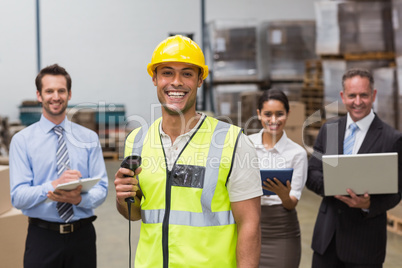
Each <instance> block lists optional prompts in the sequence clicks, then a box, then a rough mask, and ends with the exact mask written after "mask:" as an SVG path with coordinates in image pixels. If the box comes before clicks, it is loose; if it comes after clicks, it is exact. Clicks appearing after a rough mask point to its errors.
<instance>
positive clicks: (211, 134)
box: [125, 117, 241, 268]
mask: <svg viewBox="0 0 402 268" xmlns="http://www.w3.org/2000/svg"><path fill="white" fill-rule="evenodd" d="M160 122H161V119H158V120H156V121H155V122H154V123H153V124H152V125H151V127H150V128H149V129H146V127H142V128H138V129H135V130H133V131H132V132H131V133H130V134H129V135H128V137H127V139H126V144H125V156H129V155H132V154H136V155H141V157H142V164H141V167H142V172H141V174H140V175H139V176H138V179H139V184H140V187H141V191H142V194H143V196H142V200H141V216H142V223H141V231H140V240H139V243H138V246H137V251H136V257H135V267H136V268H141V267H147V268H155V267H164V268H167V267H171V268H175V267H180V268H183V267H186V268H187V267H202V268H205V267H219V268H221V267H225V268H227V267H236V244H237V226H236V223H235V221H234V218H233V214H232V210H231V206H230V200H229V194H228V191H227V188H226V183H227V180H228V178H229V175H230V172H231V168H232V165H233V163H232V162H233V159H234V153H235V148H236V143H237V141H238V137H239V136H240V133H241V129H240V128H239V127H236V126H233V125H230V124H227V123H224V122H222V121H218V120H216V119H214V118H210V117H206V118H205V119H204V121H203V122H202V123H201V124H200V125H199V127H198V129H197V130H196V132H195V133H194V134H193V135H192V137H191V139H190V141H189V142H188V143H187V144H186V146H185V147H184V149H183V150H182V152H181V153H180V154H179V156H178V158H177V160H176V162H175V164H174V166H173V168H172V170H171V171H169V170H168V169H167V165H166V158H165V153H164V150H163V146H162V143H161V136H160V132H159V125H160Z"/></svg>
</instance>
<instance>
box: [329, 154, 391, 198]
mask: <svg viewBox="0 0 402 268" xmlns="http://www.w3.org/2000/svg"><path fill="white" fill-rule="evenodd" d="M322 168H323V173H324V174H323V176H324V195H325V196H333V195H348V193H347V192H346V189H348V188H349V189H352V190H353V191H354V192H355V193H356V194H359V195H360V194H364V193H366V192H367V193H368V194H394V193H397V192H398V153H375V154H354V155H323V157H322Z"/></svg>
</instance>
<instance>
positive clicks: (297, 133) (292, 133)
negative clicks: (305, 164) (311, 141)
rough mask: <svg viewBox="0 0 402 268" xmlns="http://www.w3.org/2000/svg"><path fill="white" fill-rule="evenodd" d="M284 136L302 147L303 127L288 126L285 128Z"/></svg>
mask: <svg viewBox="0 0 402 268" xmlns="http://www.w3.org/2000/svg"><path fill="white" fill-rule="evenodd" d="M285 132H286V136H288V138H289V139H291V140H292V141H294V142H296V143H297V144H299V145H300V146H302V147H304V142H303V127H302V126H288V125H286V127H285Z"/></svg>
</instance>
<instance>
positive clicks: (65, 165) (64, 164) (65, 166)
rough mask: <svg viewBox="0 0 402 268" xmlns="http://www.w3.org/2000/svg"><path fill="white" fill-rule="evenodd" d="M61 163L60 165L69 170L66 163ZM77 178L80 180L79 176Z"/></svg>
mask: <svg viewBox="0 0 402 268" xmlns="http://www.w3.org/2000/svg"><path fill="white" fill-rule="evenodd" d="M61 165H62V166H63V167H64V168H65V169H66V170H71V168H70V166H69V165H67V164H66V163H61ZM78 180H79V181H81V177H79V178H78Z"/></svg>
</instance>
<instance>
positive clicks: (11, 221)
mask: <svg viewBox="0 0 402 268" xmlns="http://www.w3.org/2000/svg"><path fill="white" fill-rule="evenodd" d="M27 229H28V220H27V217H26V216H25V215H23V214H22V213H21V211H19V210H17V209H15V208H13V207H12V205H11V200H10V178H9V167H8V166H0V252H1V254H0V266H1V267H4V268H15V267H23V257H24V249H25V239H26V236H27Z"/></svg>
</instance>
